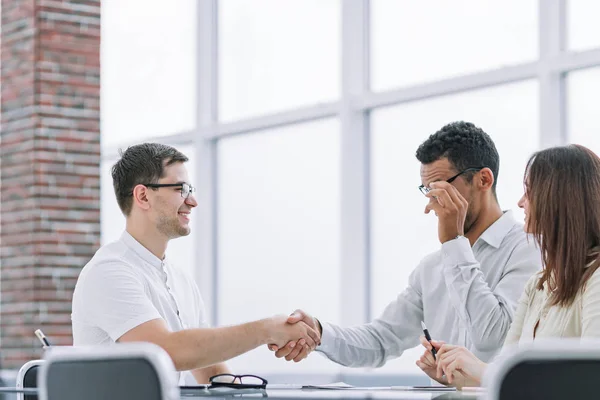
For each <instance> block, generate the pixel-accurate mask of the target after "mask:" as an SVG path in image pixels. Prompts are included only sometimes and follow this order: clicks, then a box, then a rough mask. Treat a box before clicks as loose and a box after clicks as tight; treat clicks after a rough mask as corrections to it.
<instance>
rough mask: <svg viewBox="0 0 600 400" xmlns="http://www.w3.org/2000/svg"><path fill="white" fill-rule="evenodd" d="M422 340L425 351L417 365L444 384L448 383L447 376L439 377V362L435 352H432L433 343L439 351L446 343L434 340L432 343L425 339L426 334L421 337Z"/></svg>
mask: <svg viewBox="0 0 600 400" xmlns="http://www.w3.org/2000/svg"><path fill="white" fill-rule="evenodd" d="M419 339H420V340H421V344H422V345H423V347H425V352H424V353H423V355H422V356H421V358H419V359H418V360H417V362H416V364H417V366H418V367H419V368H421V369H422V370H423V372H425V373H426V374H427V376H429V377H430V378H431V379H434V380H436V381H437V382H439V383H441V384H442V385H448V381H447V380H446V378H445V377H440V378H438V376H437V362H436V360H434V359H433V354H431V349H432V344H433V347H434V348H435V349H436V351H438V350H439V349H440V347H442V345H443V344H444V342H441V341H437V340H432V341H431V343H429V342H428V341H427V339H425V336H421V337H420V338H419Z"/></svg>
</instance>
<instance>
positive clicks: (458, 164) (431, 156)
mask: <svg viewBox="0 0 600 400" xmlns="http://www.w3.org/2000/svg"><path fill="white" fill-rule="evenodd" d="M416 156H417V160H419V161H420V162H421V164H429V163H432V162H434V161H437V160H439V159H440V158H443V157H445V158H447V159H448V161H450V163H451V164H452V165H453V166H454V168H455V169H456V172H457V173H458V172H460V171H463V170H465V169H467V168H475V167H488V168H489V169H491V170H492V172H493V173H494V184H493V186H492V192H493V193H494V195H495V194H496V184H497V183H498V169H499V167H500V157H499V156H498V151H497V150H496V145H494V142H493V141H492V138H490V136H489V135H488V134H487V133H485V132H484V131H483V130H482V129H481V128H479V127H477V126H475V125H474V124H472V123H471V122H465V121H457V122H452V123H450V124H448V125H446V126H444V127H443V128H442V129H440V130H439V131H437V132H436V133H434V134H433V135H431V136H429V138H428V139H427V140H426V141H424V142H423V143H422V144H421V145H420V146H419V148H418V149H417V153H416ZM473 174H474V173H471V174H468V173H467V174H465V179H467V182H471V180H472V179H473Z"/></svg>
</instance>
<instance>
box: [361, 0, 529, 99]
mask: <svg viewBox="0 0 600 400" xmlns="http://www.w3.org/2000/svg"><path fill="white" fill-rule="evenodd" d="M537 5H538V2H537V1H535V0H507V1H502V2H491V1H479V0H454V1H445V0H435V1H424V2H417V1H407V0H403V1H398V0H372V1H371V29H372V38H371V55H372V63H371V68H372V69H371V73H372V75H371V76H372V82H371V84H372V88H373V90H374V91H381V90H386V89H391V88H394V87H401V86H407V85H413V84H417V83H422V82H428V81H434V80H439V79H442V78H449V77H452V76H457V75H463V74H467V73H471V72H475V71H484V70H489V69H495V68H499V67H502V66H505V65H509V64H516V63H521V62H524V61H531V60H534V59H535V58H537V57H538V33H537V29H538V28H537V25H538V9H537Z"/></svg>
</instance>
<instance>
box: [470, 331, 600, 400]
mask: <svg viewBox="0 0 600 400" xmlns="http://www.w3.org/2000/svg"><path fill="white" fill-rule="evenodd" d="M598 377H600V341H598V340H592V339H589V340H587V339H583V340H581V341H580V340H579V339H552V340H543V341H539V342H535V343H533V344H531V345H528V346H526V347H518V348H517V347H515V348H513V349H511V350H510V351H508V352H506V354H505V355H502V356H500V357H499V358H498V359H497V360H495V361H494V362H493V363H492V364H490V366H489V367H488V369H487V371H486V372H485V374H484V376H483V382H482V383H483V386H484V387H486V388H487V396H488V397H487V398H489V399H491V400H508V399H510V400H520V399H528V400H537V399H544V400H552V399H568V398H572V399H580V398H582V399H583V398H586V399H587V398H597V397H598V396H599V394H598V393H599V392H598V386H597V382H596V379H598Z"/></svg>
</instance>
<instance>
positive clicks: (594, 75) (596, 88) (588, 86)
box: [567, 68, 600, 154]
mask: <svg viewBox="0 0 600 400" xmlns="http://www.w3.org/2000/svg"><path fill="white" fill-rule="evenodd" d="M567 88H568V89H567V90H568V92H567V93H568V94H567V96H568V113H569V117H568V118H567V121H568V132H569V142H570V143H578V144H582V145H584V146H587V147H589V148H590V149H591V150H593V151H595V152H596V154H600V134H598V132H600V119H599V118H598V103H597V101H598V95H597V94H598V93H599V92H600V68H592V69H586V70H581V71H574V72H571V73H570V74H569V75H568V77H567Z"/></svg>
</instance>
